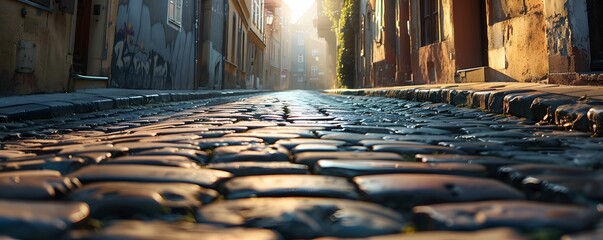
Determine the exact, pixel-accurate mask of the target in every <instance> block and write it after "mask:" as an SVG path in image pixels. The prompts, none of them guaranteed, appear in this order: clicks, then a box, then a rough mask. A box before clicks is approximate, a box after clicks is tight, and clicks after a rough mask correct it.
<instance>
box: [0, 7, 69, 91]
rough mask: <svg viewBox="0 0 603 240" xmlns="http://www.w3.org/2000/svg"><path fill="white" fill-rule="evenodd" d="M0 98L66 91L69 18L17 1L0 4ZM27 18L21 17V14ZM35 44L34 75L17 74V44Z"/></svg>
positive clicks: (58, 12)
mask: <svg viewBox="0 0 603 240" xmlns="http://www.w3.org/2000/svg"><path fill="white" fill-rule="evenodd" d="M0 5H1V6H0V29H2V32H3V34H0V56H2V57H0V96H7V95H18V94H29V93H37V92H58V91H66V90H67V85H68V80H69V67H70V66H71V62H72V60H73V58H72V56H71V55H69V54H68V51H69V37H70V33H71V28H72V26H71V23H72V21H71V19H72V18H73V17H74V16H73V15H71V14H67V13H65V14H63V13H61V12H60V11H54V12H49V11H45V10H42V9H38V8H35V7H32V6H29V5H27V4H23V3H20V2H18V1H2V3H1V4H0ZM22 10H23V11H26V13H27V15H26V16H24V17H22V15H21V11H22ZM20 40H25V41H31V42H33V43H35V46H36V47H35V61H34V68H33V69H34V71H33V72H32V73H17V72H16V67H17V63H16V62H17V60H16V59H17V56H16V54H17V44H18V42H19V41H20Z"/></svg>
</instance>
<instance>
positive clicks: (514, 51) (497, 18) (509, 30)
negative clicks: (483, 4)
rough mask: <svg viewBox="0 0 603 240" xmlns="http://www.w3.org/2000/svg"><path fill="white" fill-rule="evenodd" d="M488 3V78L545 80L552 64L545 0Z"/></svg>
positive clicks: (519, 80)
mask: <svg viewBox="0 0 603 240" xmlns="http://www.w3.org/2000/svg"><path fill="white" fill-rule="evenodd" d="M488 4H489V8H488V9H489V12H488V63H489V67H490V69H491V73H490V74H489V79H488V81H518V82H538V81H541V80H545V79H546V78H547V76H548V71H549V64H548V50H547V38H546V20H545V18H544V16H543V10H544V7H543V0H527V1H520V0H500V1H488Z"/></svg>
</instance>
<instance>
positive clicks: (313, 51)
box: [312, 49, 318, 57]
mask: <svg viewBox="0 0 603 240" xmlns="http://www.w3.org/2000/svg"><path fill="white" fill-rule="evenodd" d="M312 57H318V49H312Z"/></svg>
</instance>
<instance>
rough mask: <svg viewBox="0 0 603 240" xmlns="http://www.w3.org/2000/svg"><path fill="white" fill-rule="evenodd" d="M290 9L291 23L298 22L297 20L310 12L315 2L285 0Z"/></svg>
mask: <svg viewBox="0 0 603 240" xmlns="http://www.w3.org/2000/svg"><path fill="white" fill-rule="evenodd" d="M284 1H285V3H286V4H287V5H289V8H290V9H291V22H297V20H298V19H299V18H300V17H301V16H303V15H304V13H306V11H308V9H309V8H310V7H312V4H314V1H315V0H284Z"/></svg>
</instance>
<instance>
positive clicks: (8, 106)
mask: <svg viewBox="0 0 603 240" xmlns="http://www.w3.org/2000/svg"><path fill="white" fill-rule="evenodd" d="M262 92H266V91H265V90H221V91H212V90H199V91H176V90H174V91H169V90H168V91H161V90H130V89H91V90H82V91H78V92H75V93H55V94H40V95H26V96H13V97H1V98H0V122H10V121H24V120H34V119H51V118H56V117H61V116H67V115H71V114H75V113H89V112H96V111H103V110H109V109H116V108H125V107H130V106H142V105H147V104H155V103H169V102H181V101H193V100H203V99H210V98H217V97H231V96H241V95H248V94H255V93H262Z"/></svg>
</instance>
